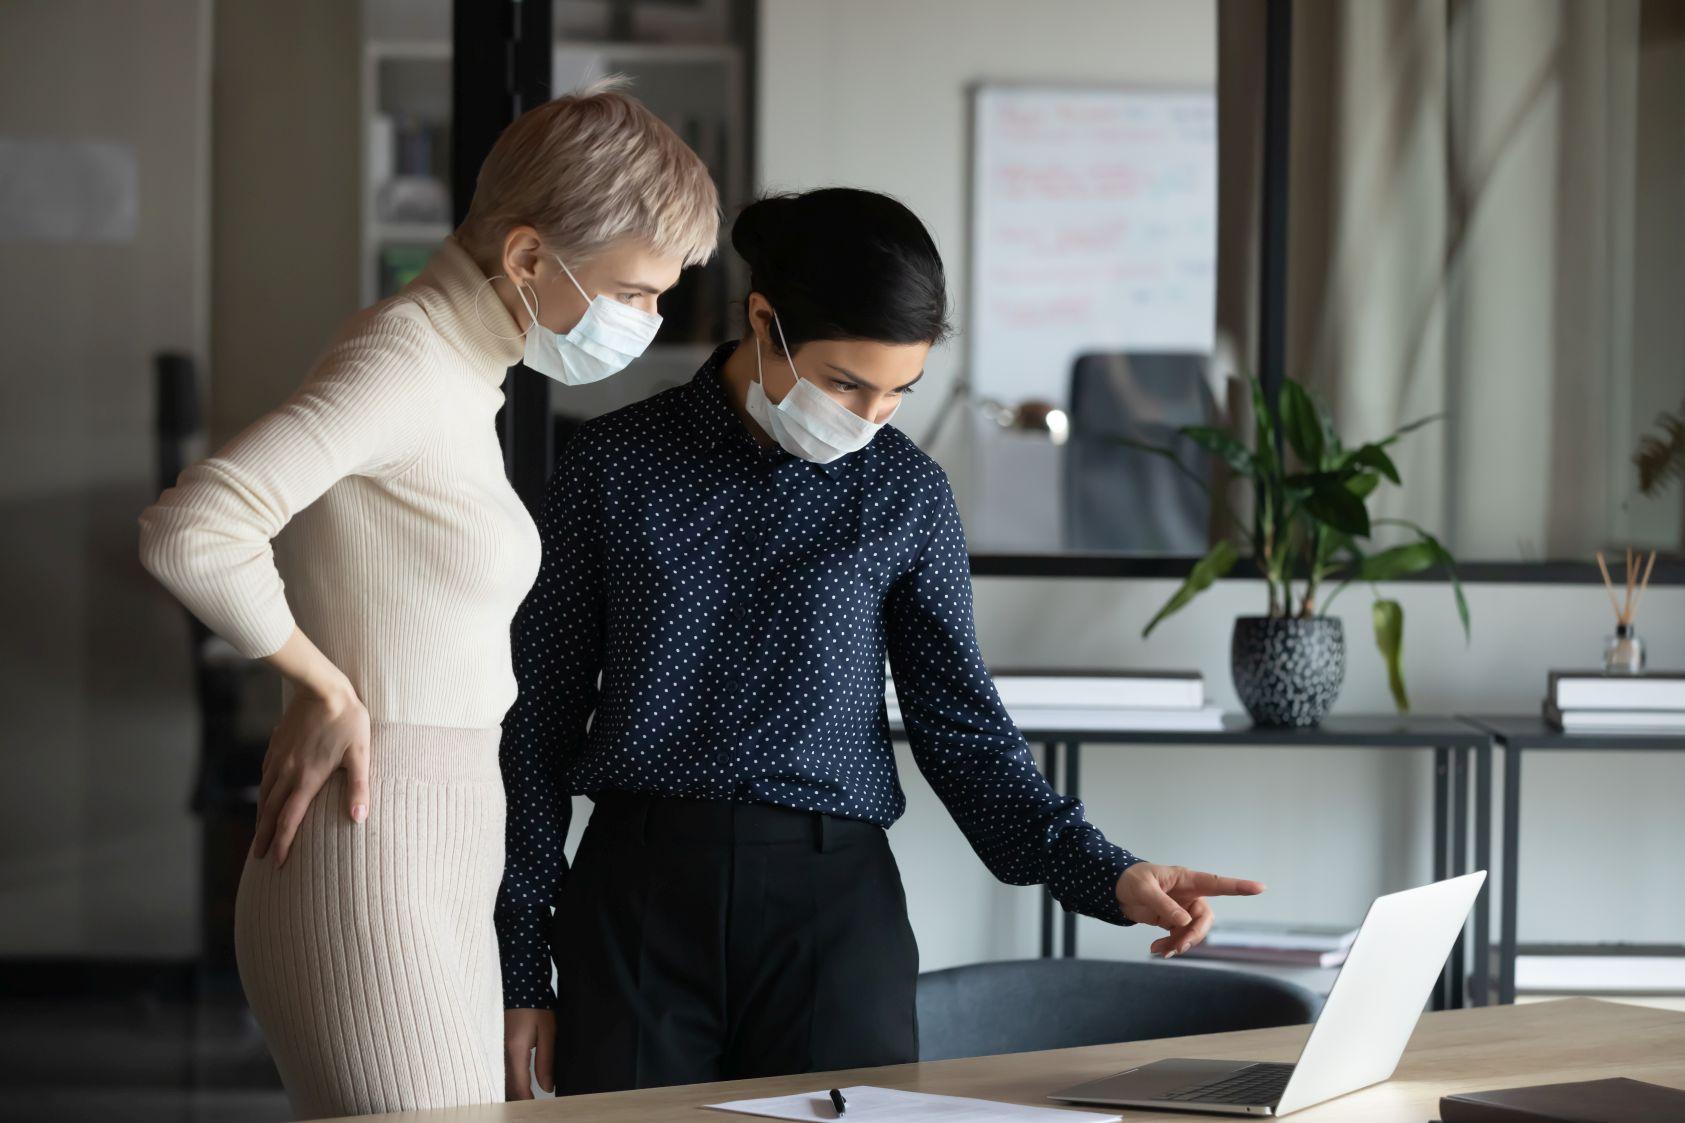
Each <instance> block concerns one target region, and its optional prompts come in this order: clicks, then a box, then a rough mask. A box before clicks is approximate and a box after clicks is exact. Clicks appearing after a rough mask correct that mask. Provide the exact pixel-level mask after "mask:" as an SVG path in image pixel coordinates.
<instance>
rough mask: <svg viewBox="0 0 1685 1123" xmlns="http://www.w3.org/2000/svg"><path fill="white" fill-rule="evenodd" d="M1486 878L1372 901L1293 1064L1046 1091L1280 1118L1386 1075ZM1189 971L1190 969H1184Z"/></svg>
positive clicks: (1169, 1065) (1141, 1076)
mask: <svg viewBox="0 0 1685 1123" xmlns="http://www.w3.org/2000/svg"><path fill="white" fill-rule="evenodd" d="M1485 881H1486V871H1485V870H1479V871H1477V872H1475V873H1471V874H1468V875H1466V876H1464V877H1454V878H1452V879H1450V880H1449V881H1439V882H1435V883H1434V884H1432V885H1424V886H1422V887H1421V888H1420V889H1408V890H1405V891H1404V892H1403V893H1391V894H1388V895H1387V896H1385V897H1377V898H1375V903H1374V904H1372V905H1370V906H1369V915H1368V916H1366V917H1365V918H1364V920H1363V927H1362V929H1360V930H1359V931H1358V934H1357V939H1356V940H1355V941H1354V942H1353V943H1352V947H1351V951H1350V952H1349V953H1348V954H1347V956H1346V962H1345V965H1344V966H1343V967H1341V968H1340V974H1339V976H1338V977H1336V978H1335V980H1334V989H1333V990H1332V991H1330V992H1329V994H1328V1001H1327V1002H1326V1003H1324V1005H1323V1007H1322V1016H1321V1017H1319V1018H1317V1020H1316V1025H1315V1026H1313V1027H1312V1028H1311V1035H1310V1039H1309V1040H1308V1041H1306V1042H1305V1047H1304V1049H1303V1050H1302V1051H1301V1052H1300V1053H1299V1061H1298V1063H1297V1064H1267V1063H1261V1062H1250V1061H1201V1060H1166V1061H1154V1062H1153V1063H1151V1064H1145V1065H1141V1066H1140V1067H1138V1068H1132V1069H1128V1070H1127V1071H1124V1072H1120V1073H1117V1074H1116V1075H1114V1076H1108V1077H1106V1078H1105V1079H1103V1080H1092V1081H1089V1082H1088V1083H1086V1084H1078V1085H1077V1086H1076V1087H1074V1088H1066V1089H1064V1090H1063V1091H1059V1092H1055V1093H1054V1094H1053V1095H1052V1096H1050V1097H1048V1098H1049V1099H1054V1100H1061V1101H1064V1102H1066V1103H1080V1104H1103V1105H1105V1106H1107V1107H1145V1108H1155V1109H1157V1110H1160V1111H1164V1110H1170V1111H1200V1112H1209V1113H1215V1114H1222V1115H1286V1114H1288V1113H1289V1112H1294V1111H1298V1110H1299V1109H1300V1108H1305V1107H1310V1106H1311V1105H1313V1104H1319V1103H1322V1102H1323V1101H1324V1100H1331V1099H1333V1098H1334V1097H1335V1096H1343V1095H1345V1094H1346V1093H1347V1092H1355V1091H1357V1090H1358V1089H1359V1088H1367V1087H1369V1085H1371V1084H1379V1083H1380V1082H1381V1081H1383V1080H1386V1079H1387V1078H1388V1077H1390V1076H1392V1074H1393V1070H1394V1069H1396V1068H1397V1067H1398V1059H1399V1058H1400V1057H1401V1056H1403V1055H1404V1046H1405V1045H1406V1044H1407V1043H1408V1042H1409V1040H1410V1034H1411V1032H1412V1031H1414V1030H1415V1028H1416V1019H1418V1018H1419V1017H1421V1014H1422V1007H1423V1006H1424V1005H1425V1004H1426V1003H1427V1000H1428V995H1430V994H1431V993H1432V992H1433V984H1434V980H1435V979H1437V978H1438V977H1439V970H1440V968H1441V967H1442V966H1444V964H1445V959H1446V957H1447V956H1448V955H1449V954H1450V952H1451V945H1452V944H1454V943H1455V942H1456V940H1457V933H1458V932H1461V931H1462V929H1463V923H1464V921H1466V920H1467V919H1468V914H1469V909H1470V908H1472V907H1473V906H1474V899H1475V897H1476V896H1478V895H1479V893H1480V886H1481V885H1482V884H1483V883H1484V882H1485ZM1183 969H1184V970H1197V968H1183Z"/></svg>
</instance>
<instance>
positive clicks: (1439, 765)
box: [1429, 749, 1451, 1010]
mask: <svg viewBox="0 0 1685 1123" xmlns="http://www.w3.org/2000/svg"><path fill="white" fill-rule="evenodd" d="M1450 758H1451V751H1450V750H1449V749H1435V750H1434V751H1433V879H1434V880H1435V881H1444V880H1445V879H1446V877H1448V876H1449V873H1448V872H1447V871H1448V869H1449V867H1450V864H1451V849H1450V841H1451V840H1450V828H1449V827H1448V825H1447V822H1448V820H1449V818H1450V811H1451V759H1450ZM1450 975H1451V964H1450V961H1449V960H1447V961H1446V965H1445V966H1444V967H1443V968H1441V969H1440V972H1439V980H1438V981H1437V982H1435V983H1434V986H1433V998H1432V1000H1431V1001H1430V1003H1429V1006H1430V1008H1431V1009H1434V1010H1444V1009H1446V1008H1447V1006H1448V1004H1449V1001H1450V995H1451V978H1450Z"/></svg>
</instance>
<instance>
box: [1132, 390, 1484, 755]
mask: <svg viewBox="0 0 1685 1123" xmlns="http://www.w3.org/2000/svg"><path fill="white" fill-rule="evenodd" d="M1248 382H1249V383H1250V385H1251V389H1252V412H1253V439H1252V447H1251V448H1248V447H1246V445H1245V444H1243V443H1242V442H1241V441H1240V440H1238V439H1236V438H1235V437H1234V436H1231V435H1230V434H1229V433H1226V432H1224V431H1223V430H1221V429H1216V428H1212V427H1209V426H1201V425H1187V426H1183V427H1181V428H1179V429H1178V430H1177V432H1178V433H1179V434H1180V435H1181V436H1182V437H1183V438H1184V439H1186V440H1188V441H1191V442H1192V443H1193V444H1194V445H1196V446H1197V447H1198V448H1200V449H1202V450H1204V451H1205V452H1208V453H1210V454H1212V455H1214V456H1217V457H1219V458H1220V459H1221V460H1222V461H1223V463H1224V464H1226V465H1228V467H1229V470H1230V471H1231V472H1233V473H1234V475H1235V476H1236V477H1238V478H1239V479H1240V480H1244V481H1246V482H1247V483H1249V484H1250V485H1251V488H1252V517H1251V519H1250V520H1249V522H1250V533H1249V534H1247V535H1245V536H1244V538H1241V536H1240V531H1241V530H1242V528H1245V527H1246V526H1247V525H1248V522H1247V521H1244V520H1241V519H1240V518H1238V517H1236V516H1235V514H1234V511H1233V508H1231V507H1230V506H1229V504H1228V502H1227V497H1226V496H1223V495H1217V496H1215V498H1216V499H1217V501H1218V502H1220V503H1222V505H1223V508H1224V510H1225V511H1226V512H1227V514H1228V516H1229V525H1230V526H1231V527H1233V528H1235V534H1236V537H1237V539H1239V540H1238V541H1233V540H1230V539H1229V538H1226V537H1225V538H1220V539H1219V540H1218V542H1217V543H1216V545H1214V546H1212V547H1211V549H1210V550H1209V551H1208V552H1207V553H1206V555H1205V556H1204V557H1203V558H1201V559H1200V560H1199V561H1198V562H1197V563H1195V565H1194V567H1193V569H1192V571H1191V572H1190V573H1189V574H1188V577H1187V580H1186V581H1184V582H1183V583H1182V586H1181V588H1179V589H1177V590H1176V592H1175V594H1174V595H1173V596H1171V598H1170V599H1169V600H1168V601H1167V602H1166V603H1165V605H1164V607H1163V608H1161V609H1159V611H1158V613H1157V615H1155V616H1154V617H1153V618H1152V620H1151V621H1150V622H1149V623H1148V624H1147V626H1146V628H1145V629H1144V630H1143V631H1142V633H1141V635H1142V638H1146V637H1147V636H1150V635H1152V633H1153V629H1155V628H1157V627H1158V626H1159V624H1160V623H1162V622H1163V621H1164V620H1165V619H1166V618H1167V617H1169V616H1171V615H1172V614H1174V613H1175V612H1177V611H1179V610H1180V609H1181V608H1183V607H1184V606H1186V605H1187V604H1188V602H1189V601H1191V600H1193V599H1194V597H1196V596H1198V595H1199V594H1200V593H1201V592H1203V591H1204V590H1206V589H1208V588H1210V587H1211V585H1212V584H1213V583H1214V582H1215V581H1216V580H1217V579H1218V578H1220V577H1223V576H1225V575H1226V574H1228V573H1229V571H1230V570H1232V569H1233V568H1234V566H1235V563H1236V561H1237V560H1239V558H1240V556H1241V553H1242V551H1243V550H1244V551H1246V552H1249V553H1250V555H1251V557H1252V559H1253V561H1254V563H1255V564H1256V565H1257V568H1258V570H1259V573H1260V574H1261V575H1262V577H1263V578H1264V582H1265V585H1266V587H1267V589H1268V594H1269V604H1268V612H1267V613H1266V614H1265V615H1262V616H1242V617H1240V618H1238V619H1237V620H1236V621H1235V627H1234V635H1233V639H1232V643H1231V648H1230V662H1231V668H1232V671H1233V674H1234V682H1235V689H1236V690H1237V691H1238V692H1239V694H1240V699H1241V702H1242V704H1243V705H1244V706H1245V707H1246V710H1247V712H1248V713H1249V714H1251V715H1252V720H1253V721H1255V722H1257V723H1258V724H1259V725H1277V726H1282V725H1285V726H1309V725H1315V724H1317V723H1318V722H1320V721H1321V720H1322V719H1323V718H1324V717H1326V716H1327V714H1328V711H1329V709H1331V708H1332V707H1333V705H1334V699H1335V698H1336V697H1337V696H1338V694H1339V691H1340V684H1341V682H1342V681H1343V680H1344V678H1345V666H1346V652H1345V636H1344V634H1343V632H1342V629H1341V625H1340V621H1339V620H1338V619H1337V618H1335V617H1332V616H1329V615H1328V608H1329V606H1330V604H1332V603H1333V601H1334V600H1335V598H1336V597H1338V596H1339V595H1340V593H1341V592H1342V591H1343V590H1344V589H1345V588H1346V586H1348V585H1350V584H1351V583H1352V582H1354V581H1363V582H1367V583H1369V584H1370V585H1371V587H1372V588H1373V585H1374V583H1375V582H1379V581H1387V580H1391V579H1394V578H1398V577H1402V576H1404V575H1406V574H1411V573H1418V572H1421V571H1422V570H1426V569H1430V568H1432V567H1434V566H1444V567H1445V571H1446V574H1447V576H1448V577H1449V579H1450V582H1451V588H1452V593H1453V596H1454V598H1455V600H1456V605H1457V614H1458V616H1459V617H1460V618H1461V620H1462V624H1463V634H1464V636H1465V638H1466V637H1467V636H1468V634H1469V609H1468V601H1467V599H1466V598H1465V597H1464V595H1463V589H1462V585H1461V584H1460V583H1459V582H1458V580H1457V575H1456V571H1455V559H1453V558H1452V556H1451V553H1450V551H1448V550H1447V549H1446V548H1445V547H1444V545H1442V544H1441V543H1440V541H1439V539H1437V538H1435V537H1434V536H1433V535H1432V534H1429V533H1428V532H1427V531H1426V530H1424V529H1422V528H1421V527H1419V526H1417V525H1416V524H1414V523H1411V522H1408V521H1406V520H1404V519H1371V518H1370V516H1369V510H1368V507H1367V503H1368V500H1369V497H1370V496H1371V495H1373V494H1374V492H1375V490H1376V488H1378V487H1379V486H1380V485H1381V484H1382V482H1383V481H1384V482H1387V483H1391V484H1394V485H1397V484H1398V483H1399V482H1400V481H1399V476H1398V469H1397V467H1396V466H1395V465H1394V464H1393V461H1392V457H1391V456H1389V455H1388V454H1387V449H1388V448H1389V447H1390V446H1392V445H1393V444H1394V443H1396V442H1397V441H1398V440H1399V439H1400V438H1402V437H1404V436H1405V435H1406V434H1408V433H1410V432H1412V431H1414V430H1416V429H1419V428H1421V427H1422V426H1423V425H1426V424H1428V423H1430V422H1432V421H1435V420H1437V419H1438V418H1437V417H1426V418H1422V419H1420V420H1418V421H1414V422H1412V423H1410V424H1408V425H1406V426H1404V427H1403V428H1401V429H1399V430H1398V431H1397V432H1396V433H1393V434H1391V435H1390V436H1388V437H1385V438H1384V439H1382V440H1378V441H1371V442H1368V443H1366V444H1361V445H1358V446H1356V447H1355V448H1347V447H1346V446H1345V445H1344V444H1343V443H1342V442H1341V440H1340V438H1339V436H1338V434H1336V433H1335V432H1334V427H1333V425H1332V423H1331V422H1330V420H1329V416H1328V412H1327V410H1326V409H1324V408H1323V407H1322V405H1321V403H1319V402H1317V401H1316V400H1315V399H1314V398H1312V396H1311V395H1310V393H1309V392H1308V391H1306V390H1305V388H1304V387H1303V386H1301V385H1300V384H1299V383H1297V382H1295V381H1293V380H1292V379H1287V380H1285V381H1284V382H1283V384H1282V387H1281V394H1280V397H1279V402H1278V406H1279V408H1278V409H1272V408H1271V407H1270V405H1269V403H1268V402H1267V401H1266V400H1265V394H1264V391H1263V387H1262V385H1261V384H1260V383H1259V382H1258V380H1257V378H1249V379H1248ZM1125 443H1127V444H1129V445H1130V446H1131V447H1133V448H1137V449H1140V450H1141V451H1143V452H1149V453H1152V454H1154V455H1157V456H1162V457H1165V458H1166V459H1168V460H1169V461H1170V462H1171V463H1173V464H1175V465H1177V466H1178V467H1179V468H1180V469H1181V470H1182V471H1183V472H1184V473H1185V474H1187V475H1189V476H1191V477H1192V478H1193V479H1194V480H1195V481H1196V482H1197V483H1198V484H1199V485H1200V487H1201V488H1204V489H1205V490H1206V491H1207V493H1210V488H1209V487H1207V485H1206V482H1205V480H1204V479H1203V477H1202V476H1201V475H1200V474H1199V473H1197V472H1194V471H1193V470H1192V469H1190V468H1189V467H1188V466H1187V465H1186V464H1184V463H1183V461H1182V458H1181V457H1180V456H1178V455H1177V450H1176V449H1173V448H1164V447H1158V446H1154V445H1147V444H1142V443H1140V442H1136V441H1127V442H1125ZM1379 526H1393V527H1398V528H1401V529H1403V530H1405V531H1407V532H1408V533H1409V534H1410V535H1411V538H1412V540H1411V541H1409V542H1406V543H1404V544H1402V545H1397V546H1391V547H1388V548H1386V549H1381V550H1374V551H1373V552H1371V550H1370V548H1369V542H1368V539H1369V536H1370V533H1371V531H1372V530H1373V529H1374V528H1375V527H1379ZM1325 589H1329V590H1331V591H1329V592H1328V594H1327V596H1326V597H1324V596H1322V594H1323V591H1324V590H1325ZM1373 616H1374V625H1375V642H1376V644H1377V645H1378V646H1379V647H1380V649H1381V654H1382V656H1383V657H1384V659H1385V661H1386V667H1387V681H1388V686H1389V687H1390V689H1391V691H1392V696H1393V700H1394V702H1395V703H1396V704H1397V706H1398V709H1399V711H1400V712H1403V711H1405V710H1408V709H1409V705H1410V703H1409V696H1408V694H1407V693H1406V692H1405V688H1404V672H1403V667H1402V656H1403V644H1404V609H1403V607H1402V606H1401V605H1400V604H1399V603H1398V602H1397V601H1394V600H1391V599H1389V598H1386V597H1383V596H1382V595H1381V594H1380V591H1379V589H1375V602H1374V607H1373Z"/></svg>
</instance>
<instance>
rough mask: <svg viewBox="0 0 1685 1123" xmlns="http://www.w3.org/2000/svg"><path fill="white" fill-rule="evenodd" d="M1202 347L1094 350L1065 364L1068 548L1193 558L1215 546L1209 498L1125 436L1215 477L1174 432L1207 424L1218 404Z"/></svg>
mask: <svg viewBox="0 0 1685 1123" xmlns="http://www.w3.org/2000/svg"><path fill="white" fill-rule="evenodd" d="M1206 365H1207V357H1206V356H1204V355H1198V354H1161V355H1147V354H1130V355H1125V354H1091V355H1083V356H1081V357H1079V358H1078V359H1077V361H1076V362H1075V363H1074V364H1073V365H1072V367H1071V409H1070V423H1071V435H1070V440H1069V441H1068V442H1067V444H1066V446H1065V542H1066V547H1067V548H1068V549H1072V550H1089V551H1095V550H1098V551H1108V552H1121V553H1131V554H1170V555H1178V556H1195V557H1197V556H1199V555H1201V554H1203V553H1205V551H1206V550H1207V549H1208V548H1209V546H1210V544H1211V501H1210V499H1209V498H1208V497H1207V496H1206V495H1205V493H1204V492H1202V491H1200V489H1199V486H1198V485H1197V484H1195V483H1194V481H1193V480H1190V479H1188V478H1187V476H1186V475H1184V474H1183V473H1181V472H1179V471H1177V470H1176V467H1175V465H1173V464H1170V463H1168V462H1166V461H1165V460H1163V459H1162V458H1160V457H1157V456H1154V455H1153V454H1151V453H1147V452H1141V451H1139V450H1138V449H1133V448H1129V447H1127V446H1125V445H1123V444H1120V443H1119V442H1118V438H1127V439H1130V440H1135V441H1140V442H1143V443H1146V444H1152V445H1158V446H1161V447H1166V446H1167V447H1172V448H1178V449H1179V450H1180V451H1182V452H1183V454H1184V458H1183V463H1184V464H1186V465H1187V466H1188V467H1189V468H1191V469H1192V470H1193V471H1194V472H1195V473H1197V474H1198V475H1199V476H1201V477H1202V478H1205V479H1207V480H1208V481H1209V482H1211V483H1215V480H1214V479H1213V478H1212V466H1211V464H1210V461H1209V460H1208V458H1207V457H1206V456H1205V454H1204V453H1202V452H1200V451H1199V450H1198V449H1196V448H1194V447H1193V446H1192V445H1190V444H1188V443H1187V442H1186V441H1185V440H1183V439H1182V438H1181V437H1180V436H1178V435H1177V433H1176V429H1177V428H1178V427H1179V426H1182V425H1210V424H1214V423H1215V421H1216V419H1217V403H1216V399H1215V398H1214V397H1213V396H1212V393H1211V387H1210V384H1209V382H1208V380H1207V378H1206Z"/></svg>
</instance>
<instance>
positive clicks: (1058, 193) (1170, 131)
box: [966, 85, 1217, 405]
mask: <svg viewBox="0 0 1685 1123" xmlns="http://www.w3.org/2000/svg"><path fill="white" fill-rule="evenodd" d="M973 99H974V100H973V105H972V145H971V151H972V167H971V193H972V198H971V286H970V300H969V314H968V316H967V325H966V336H967V339H968V344H967V357H968V361H969V366H970V374H971V385H972V389H973V392H974V393H975V394H976V395H977V396H978V397H981V398H994V399H997V400H1000V401H1003V402H1007V403H1015V402H1020V401H1024V400H1027V399H1032V398H1033V399H1041V400H1045V401H1050V402H1053V403H1055V404H1058V405H1065V404H1067V399H1068V397H1069V393H1070V377H1071V364H1072V362H1073V361H1074V360H1075V359H1076V358H1077V356H1079V355H1082V354H1084V353H1086V352H1089V351H1126V352H1154V351H1180V352H1196V353H1200V354H1209V353H1210V351H1211V348H1212V336H1213V331H1214V323H1215V318H1216V315H1215V299H1216V273H1217V99H1216V94H1215V92H1214V91H1212V90H1199V89H1188V88H1163V89H1155V88H1124V87H1058V86H1011V85H1004V86H988V85H985V86H979V87H977V88H976V89H975V90H974V91H973Z"/></svg>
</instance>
